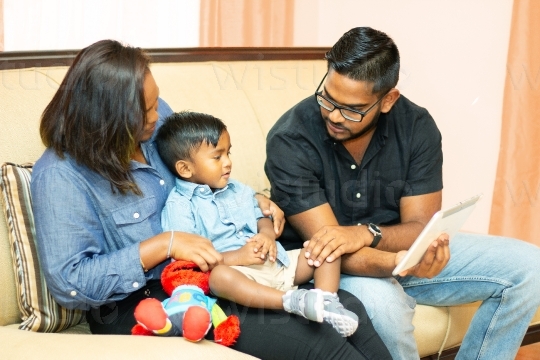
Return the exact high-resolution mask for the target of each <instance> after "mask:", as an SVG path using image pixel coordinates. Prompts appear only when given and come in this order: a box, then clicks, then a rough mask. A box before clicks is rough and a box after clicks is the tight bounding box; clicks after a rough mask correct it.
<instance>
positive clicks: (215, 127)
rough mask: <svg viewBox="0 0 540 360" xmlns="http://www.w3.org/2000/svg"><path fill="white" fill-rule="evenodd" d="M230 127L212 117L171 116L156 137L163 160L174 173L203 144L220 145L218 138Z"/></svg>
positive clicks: (187, 112)
mask: <svg viewBox="0 0 540 360" xmlns="http://www.w3.org/2000/svg"><path fill="white" fill-rule="evenodd" d="M226 129H227V127H226V126H225V124H224V123H223V121H221V120H219V119H218V118H215V117H213V116H212V115H208V114H202V113H198V112H192V111H182V112H178V113H174V114H172V115H170V116H168V117H167V118H166V119H165V120H164V121H163V124H162V125H161V127H160V128H159V130H158V132H157V134H156V144H157V148H158V152H159V155H160V156H161V159H162V160H163V162H164V163H165V165H167V167H168V168H169V170H170V171H171V172H172V173H173V174H177V172H176V162H177V161H178V160H189V159H191V154H192V152H193V151H197V150H198V149H199V148H200V147H201V145H202V143H203V141H205V142H206V144H207V145H210V144H212V145H213V146H214V147H215V146H217V144H218V141H219V137H220V136H221V134H222V133H223V131H225V130H226Z"/></svg>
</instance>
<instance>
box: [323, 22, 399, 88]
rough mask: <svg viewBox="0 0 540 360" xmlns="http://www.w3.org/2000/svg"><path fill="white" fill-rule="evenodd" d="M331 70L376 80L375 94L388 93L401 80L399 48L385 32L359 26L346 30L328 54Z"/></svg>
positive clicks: (358, 78)
mask: <svg viewBox="0 0 540 360" xmlns="http://www.w3.org/2000/svg"><path fill="white" fill-rule="evenodd" d="M326 60H327V61H328V70H330V68H332V69H334V71H336V72H337V73H338V74H340V75H345V76H347V77H348V78H350V79H353V80H359V81H368V82H371V83H373V93H375V94H381V93H386V92H387V91H388V90H390V89H391V88H393V87H395V86H396V85H397V82H398V80H399V51H398V48H397V46H396V44H395V43H394V41H393V40H392V39H391V38H390V37H388V35H386V34H385V33H383V32H382V31H378V30H375V29H372V28H369V27H357V28H354V29H351V30H349V31H347V32H346V33H345V34H343V36H342V37H341V38H340V39H339V40H338V41H337V43H335V44H334V46H332V49H330V51H328V52H327V53H326Z"/></svg>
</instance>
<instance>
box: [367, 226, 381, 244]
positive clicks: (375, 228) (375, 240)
mask: <svg viewBox="0 0 540 360" xmlns="http://www.w3.org/2000/svg"><path fill="white" fill-rule="evenodd" d="M366 226H367V228H368V230H369V232H370V233H372V234H373V241H372V242H371V244H370V245H369V247H371V248H374V247H376V246H377V245H378V244H379V241H381V239H382V233H381V229H379V227H378V226H377V225H375V224H372V223H368V224H366Z"/></svg>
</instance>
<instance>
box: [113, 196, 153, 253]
mask: <svg viewBox="0 0 540 360" xmlns="http://www.w3.org/2000/svg"><path fill="white" fill-rule="evenodd" d="M112 218H113V220H114V222H115V224H116V229H117V230H118V232H119V233H120V234H121V235H122V242H123V244H124V246H126V245H131V244H134V243H138V242H140V241H141V240H144V239H148V238H150V237H152V236H154V235H156V234H157V233H159V232H161V219H160V216H159V214H158V211H157V203H156V199H155V197H154V196H152V197H147V198H144V199H140V200H138V201H135V202H132V203H130V204H127V205H123V206H122V207H119V208H116V209H114V210H113V211H112Z"/></svg>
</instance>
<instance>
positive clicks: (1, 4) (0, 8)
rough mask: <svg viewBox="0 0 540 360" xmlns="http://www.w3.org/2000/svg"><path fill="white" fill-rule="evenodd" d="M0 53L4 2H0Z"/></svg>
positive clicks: (2, 0)
mask: <svg viewBox="0 0 540 360" xmlns="http://www.w3.org/2000/svg"><path fill="white" fill-rule="evenodd" d="M0 51H4V0H0Z"/></svg>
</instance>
